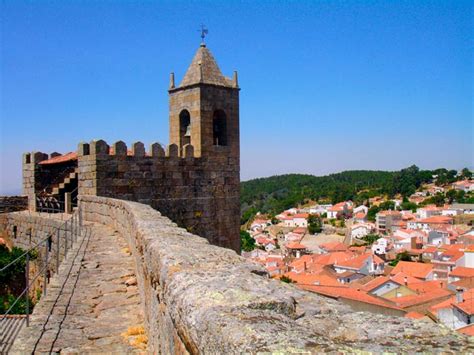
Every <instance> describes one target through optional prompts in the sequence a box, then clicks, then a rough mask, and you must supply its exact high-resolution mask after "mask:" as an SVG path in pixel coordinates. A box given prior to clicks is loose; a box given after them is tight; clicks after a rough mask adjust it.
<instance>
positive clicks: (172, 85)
mask: <svg viewBox="0 0 474 355" xmlns="http://www.w3.org/2000/svg"><path fill="white" fill-rule="evenodd" d="M170 89H174V73H171V74H170Z"/></svg>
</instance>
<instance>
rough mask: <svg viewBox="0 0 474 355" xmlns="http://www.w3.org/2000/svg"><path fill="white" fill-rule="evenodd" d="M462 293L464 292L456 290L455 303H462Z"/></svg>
mask: <svg viewBox="0 0 474 355" xmlns="http://www.w3.org/2000/svg"><path fill="white" fill-rule="evenodd" d="M463 293H464V290H463V289H462V288H461V287H458V288H456V303H462V302H464V298H463Z"/></svg>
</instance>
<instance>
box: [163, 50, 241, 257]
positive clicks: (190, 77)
mask: <svg viewBox="0 0 474 355" xmlns="http://www.w3.org/2000/svg"><path fill="white" fill-rule="evenodd" d="M239 91H240V89H239V85H238V82H237V72H234V75H233V78H232V79H231V78H227V77H225V76H224V75H222V72H221V71H220V69H219V67H218V66H217V63H216V61H215V59H214V57H213V56H212V54H211V52H210V51H209V49H208V48H207V47H206V45H205V44H204V43H201V45H200V47H199V48H198V50H197V52H196V54H195V55H194V58H193V60H192V62H191V65H190V66H189V68H188V70H187V71H186V74H185V75H184V78H183V80H182V81H181V83H180V84H179V86H175V82H174V74H171V77H170V88H169V109H170V113H169V120H170V144H176V146H177V147H178V154H179V155H180V156H181V157H183V158H185V160H187V159H186V156H187V154H185V152H186V151H189V149H185V147H186V145H188V144H189V145H190V146H192V147H193V149H194V157H195V158H194V163H193V164H194V165H193V169H192V171H191V170H188V171H187V172H184V174H192V175H193V176H194V177H196V179H197V180H195V181H194V182H193V185H192V186H189V187H187V188H189V189H191V190H192V191H190V192H189V196H187V199H186V200H185V202H186V210H189V209H192V208H191V207H192V204H193V203H195V204H199V206H201V207H199V208H194V210H198V211H199V213H194V215H193V218H194V219H196V220H197V222H196V223H195V225H196V228H195V231H196V232H197V233H198V234H199V235H201V236H204V237H206V238H207V239H208V240H209V241H210V242H211V243H213V244H217V245H221V246H225V247H228V248H231V249H234V250H235V251H237V252H240V235H239V230H240V143H239ZM173 201H176V198H175V197H173ZM201 212H202V214H201ZM196 216H199V217H196Z"/></svg>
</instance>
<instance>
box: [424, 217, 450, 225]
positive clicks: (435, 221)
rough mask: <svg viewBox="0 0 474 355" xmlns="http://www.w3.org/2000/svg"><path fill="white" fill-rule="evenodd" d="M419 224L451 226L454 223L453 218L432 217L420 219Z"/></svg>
mask: <svg viewBox="0 0 474 355" xmlns="http://www.w3.org/2000/svg"><path fill="white" fill-rule="evenodd" d="M419 222H420V223H428V224H451V223H453V218H452V217H448V216H432V217H428V218H424V219H420V220H419Z"/></svg>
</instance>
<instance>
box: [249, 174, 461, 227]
mask: <svg viewBox="0 0 474 355" xmlns="http://www.w3.org/2000/svg"><path fill="white" fill-rule="evenodd" d="M456 174H457V171H456V170H447V169H437V170H433V171H431V170H420V169H419V168H418V167H417V166H415V165H413V166H411V167H409V168H406V169H402V170H400V171H371V170H354V171H344V172H341V173H337V174H331V175H327V176H314V175H304V174H288V175H279V176H271V177H267V178H259V179H253V180H249V181H243V182H242V183H241V197H240V200H241V213H242V222H243V223H244V222H246V221H247V220H248V219H249V218H251V217H252V216H253V215H254V214H255V213H257V212H262V213H271V214H275V213H279V212H281V211H283V210H284V209H287V208H290V207H294V206H296V205H298V204H300V203H303V202H304V201H305V200H306V199H310V200H319V201H321V200H327V201H328V202H330V203H336V202H340V201H344V200H348V199H351V200H353V201H355V202H357V203H362V202H364V201H365V200H367V199H368V198H369V197H374V196H377V195H380V194H386V195H389V196H395V195H396V194H399V193H400V194H401V195H403V196H409V195H411V194H412V193H414V192H415V191H416V190H417V189H418V188H419V187H420V186H421V184H422V183H428V182H432V180H433V175H437V176H438V179H439V181H440V182H442V183H448V182H451V181H455V180H456V177H455V176H456Z"/></svg>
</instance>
